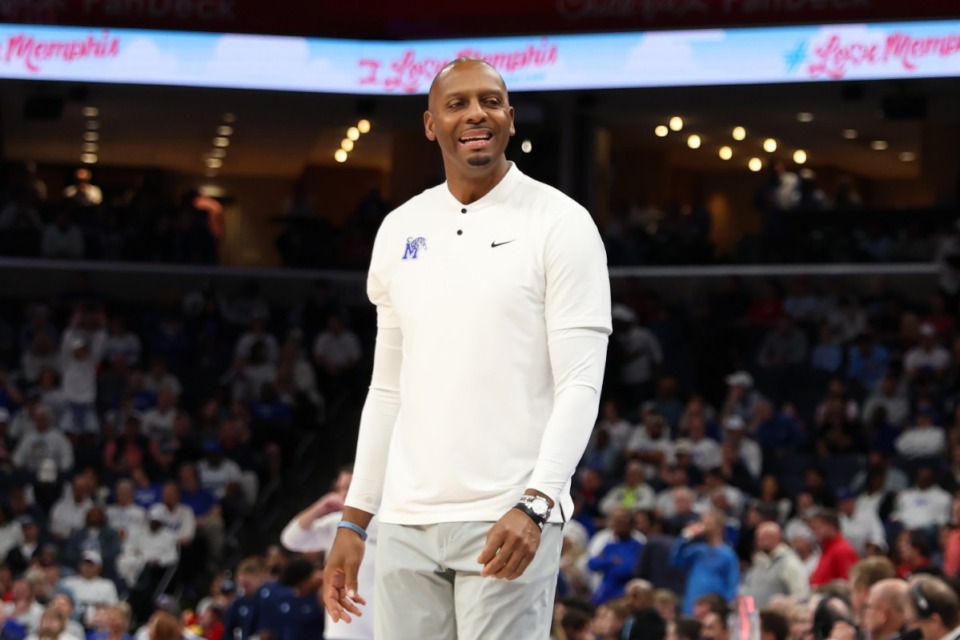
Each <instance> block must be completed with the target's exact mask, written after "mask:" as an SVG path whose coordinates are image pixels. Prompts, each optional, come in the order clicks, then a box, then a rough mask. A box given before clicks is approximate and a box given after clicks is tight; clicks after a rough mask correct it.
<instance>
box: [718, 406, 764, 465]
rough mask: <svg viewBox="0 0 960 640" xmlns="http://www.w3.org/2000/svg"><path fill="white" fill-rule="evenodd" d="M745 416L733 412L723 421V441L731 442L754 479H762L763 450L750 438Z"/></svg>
mask: <svg viewBox="0 0 960 640" xmlns="http://www.w3.org/2000/svg"><path fill="white" fill-rule="evenodd" d="M746 428H747V425H746V423H745V422H744V421H743V418H741V417H740V416H738V415H736V414H733V415H731V416H730V417H728V418H727V419H726V420H724V421H723V441H724V443H729V444H730V446H731V447H732V448H733V450H734V451H735V452H736V453H737V455H738V456H739V457H740V459H741V460H743V464H744V465H745V466H746V467H747V471H749V472H750V475H751V476H752V477H753V479H754V480H755V481H756V480H759V479H760V472H761V471H762V470H763V451H762V450H761V449H760V445H758V444H757V443H756V442H755V441H754V440H753V439H751V438H748V437H747V435H746V433H745V430H746Z"/></svg>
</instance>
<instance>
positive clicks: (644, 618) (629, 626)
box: [614, 578, 667, 640]
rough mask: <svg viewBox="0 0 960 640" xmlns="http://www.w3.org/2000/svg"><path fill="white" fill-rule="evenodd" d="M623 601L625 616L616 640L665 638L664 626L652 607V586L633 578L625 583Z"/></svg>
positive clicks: (662, 620)
mask: <svg viewBox="0 0 960 640" xmlns="http://www.w3.org/2000/svg"><path fill="white" fill-rule="evenodd" d="M624 592H625V596H626V598H625V600H626V606H627V611H626V613H627V615H626V617H625V618H624V620H623V625H622V626H621V630H620V635H619V636H614V638H616V640H647V639H652V640H662V639H663V638H665V637H666V631H667V629H666V624H665V621H664V619H663V617H662V616H661V615H660V613H659V612H658V611H657V609H656V608H655V606H654V590H653V585H652V584H650V583H649V582H647V581H646V580H641V579H638V578H635V579H633V580H631V581H630V582H628V583H627V586H626V588H625V589H624Z"/></svg>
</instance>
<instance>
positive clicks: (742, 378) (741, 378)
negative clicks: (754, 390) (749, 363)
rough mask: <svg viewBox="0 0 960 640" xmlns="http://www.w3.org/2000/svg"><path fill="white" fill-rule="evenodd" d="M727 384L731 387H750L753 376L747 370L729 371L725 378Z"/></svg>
mask: <svg viewBox="0 0 960 640" xmlns="http://www.w3.org/2000/svg"><path fill="white" fill-rule="evenodd" d="M726 380H727V384H728V385H730V386H731V387H734V386H743V387H752V386H753V376H752V375H750V373H749V372H747V371H737V372H735V373H731V374H730V375H728V376H727V378H726Z"/></svg>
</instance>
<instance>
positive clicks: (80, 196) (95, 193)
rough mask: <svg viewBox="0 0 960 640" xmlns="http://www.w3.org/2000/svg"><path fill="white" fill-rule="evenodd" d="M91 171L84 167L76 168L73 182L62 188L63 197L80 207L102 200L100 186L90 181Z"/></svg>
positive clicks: (95, 203)
mask: <svg viewBox="0 0 960 640" xmlns="http://www.w3.org/2000/svg"><path fill="white" fill-rule="evenodd" d="M92 179H93V173H92V172H91V171H90V170H89V169H86V168H82V167H81V168H80V169H77V171H76V173H75V174H74V183H73V184H71V185H69V186H68V187H67V188H66V189H64V190H63V197H64V198H66V199H67V200H72V201H73V202H75V203H76V204H78V205H80V206H81V207H90V206H97V205H99V204H101V203H102V202H103V192H102V191H101V190H100V187H98V186H97V185H95V184H93V183H92V182H90V180H92Z"/></svg>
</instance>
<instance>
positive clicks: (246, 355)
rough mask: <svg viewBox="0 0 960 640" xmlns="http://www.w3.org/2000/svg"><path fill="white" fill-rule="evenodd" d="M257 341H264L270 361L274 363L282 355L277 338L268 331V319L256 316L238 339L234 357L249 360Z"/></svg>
mask: <svg viewBox="0 0 960 640" xmlns="http://www.w3.org/2000/svg"><path fill="white" fill-rule="evenodd" d="M257 343H262V344H263V346H264V348H265V349H266V350H267V354H266V356H267V361H268V362H271V363H274V362H276V361H277V359H278V358H279V357H280V348H279V345H278V344H277V339H276V338H275V337H273V335H272V334H270V333H268V332H267V319H266V318H263V317H257V318H254V319H253V322H251V323H250V329H249V330H248V331H247V332H246V333H244V334H243V335H242V336H240V339H239V340H237V346H236V348H235V349H234V351H233V355H234V357H235V358H243V359H244V360H249V359H250V352H251V351H252V350H253V345H255V344H257Z"/></svg>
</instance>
